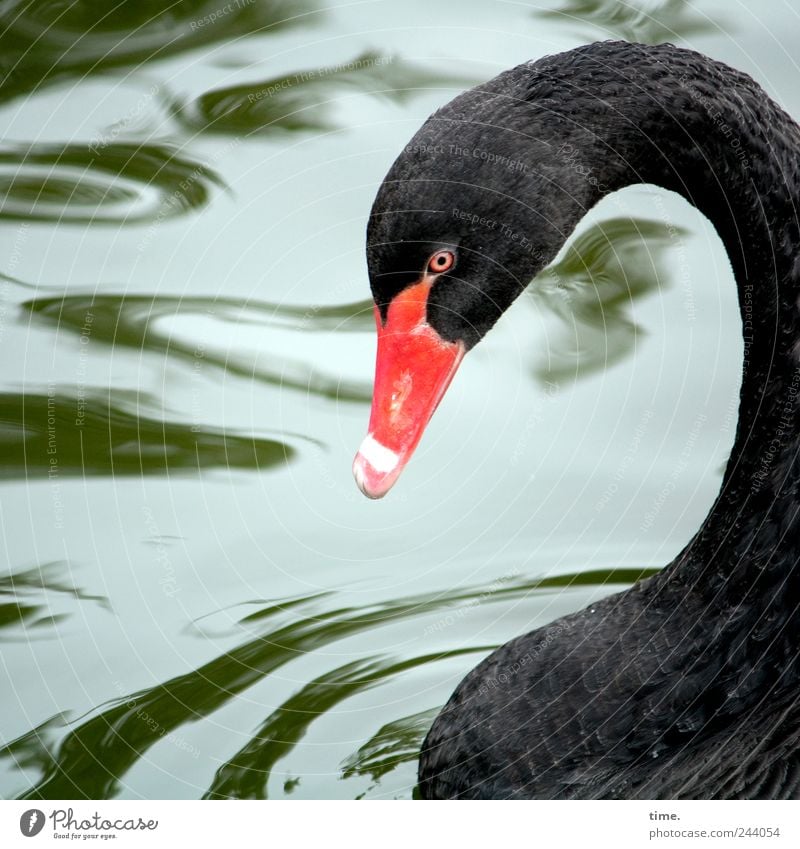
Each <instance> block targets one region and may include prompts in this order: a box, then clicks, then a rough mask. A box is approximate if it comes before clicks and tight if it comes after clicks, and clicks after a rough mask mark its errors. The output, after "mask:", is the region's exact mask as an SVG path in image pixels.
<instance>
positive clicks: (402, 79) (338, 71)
mask: <svg viewBox="0 0 800 849" xmlns="http://www.w3.org/2000/svg"><path fill="white" fill-rule="evenodd" d="M475 82H476V80H474V79H471V78H469V77H467V76H465V75H457V74H447V73H443V72H441V71H434V70H427V69H425V68H421V67H416V66H414V65H412V64H410V63H408V62H405V61H403V60H401V59H399V58H398V57H396V56H387V55H381V54H379V53H375V52H367V53H363V54H361V55H360V56H358V57H356V58H355V59H353V60H352V61H350V62H343V63H341V64H340V65H334V66H330V67H324V68H310V69H305V70H300V71H296V72H295V73H291V74H288V75H286V76H280V77H272V78H269V79H264V80H259V81H256V82H252V83H245V84H244V85H237V86H230V87H228V88H221V89H215V90H214V91H209V92H207V93H206V94H204V95H202V96H201V97H198V98H197V99H196V100H194V101H192V102H191V103H188V104H182V103H180V102H178V101H173V102H172V111H173V113H174V115H175V116H176V118H177V119H178V120H179V121H180V122H181V123H182V124H183V125H184V126H186V127H188V128H190V129H192V130H195V131H197V130H200V131H206V132H214V133H225V134H234V135H239V134H247V135H249V134H252V133H266V132H274V131H275V130H291V131H311V130H317V131H319V130H325V129H330V128H332V127H333V126H335V124H334V123H332V121H331V119H330V117H329V110H330V105H331V101H333V99H334V98H336V97H337V96H339V95H340V94H341V93H343V92H346V91H347V90H350V91H355V92H362V93H365V94H372V95H376V96H380V97H383V98H385V99H387V100H390V101H393V102H395V103H402V102H404V101H406V100H408V98H410V97H411V96H413V95H414V94H418V93H420V92H424V91H426V90H429V89H431V88H441V87H442V86H447V87H450V86H455V87H464V86H467V85H469V84H474V83H475Z"/></svg>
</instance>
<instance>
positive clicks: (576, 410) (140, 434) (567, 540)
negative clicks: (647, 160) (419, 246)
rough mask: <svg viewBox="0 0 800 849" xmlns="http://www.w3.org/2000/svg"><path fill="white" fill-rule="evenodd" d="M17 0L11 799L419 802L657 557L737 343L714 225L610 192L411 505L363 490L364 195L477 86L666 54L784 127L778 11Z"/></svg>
mask: <svg viewBox="0 0 800 849" xmlns="http://www.w3.org/2000/svg"><path fill="white" fill-rule="evenodd" d="M164 5H165V4H152V3H136V4H133V3H131V4H124V6H122V7H119V8H118V7H117V4H116V3H110V2H100V0H92V2H91V3H90V2H89V0H79V2H69V3H60V2H51V0H43V1H42V2H27V0H4V2H0V21H1V22H2V23H1V25H0V70H1V71H2V78H3V82H2V85H0V109H1V110H2V121H3V127H4V131H3V142H2V146H1V147H0V240H1V241H2V244H1V245H0V346H1V347H2V362H3V363H4V369H3V373H2V374H3V377H2V387H0V464H1V465H2V471H3V481H2V489H1V490H0V497H1V498H2V501H1V502H0V519H1V520H2V536H3V546H4V548H3V555H4V562H3V565H2V573H1V574H0V640H2V653H1V655H0V656H1V657H2V665H1V666H0V693H1V694H2V696H0V699H1V700H2V709H1V710H0V747H2V748H0V794H1V795H2V796H4V797H13V796H18V795H22V796H42V797H51V798H76V797H82V796H87V797H121V798H137V797H149V798H154V797H165V798H199V797H203V796H206V797H211V798H219V797H249V798H259V797H270V798H281V797H285V796H291V797H295V798H353V797H359V798H364V797H366V798H386V797H409V796H411V794H412V792H413V788H414V783H415V773H416V753H417V751H418V747H419V744H420V741H421V739H422V737H423V735H424V733H425V731H426V730H427V727H428V725H429V724H430V722H431V720H432V717H433V715H434V714H435V712H436V710H437V709H438V708H439V707H440V706H441V705H442V704H443V702H444V701H445V699H446V698H447V696H448V695H449V693H450V692H451V690H452V689H453V687H454V686H455V684H456V683H457V682H458V680H459V679H460V678H461V677H462V676H463V675H464V673H465V672H466V671H467V670H468V669H470V668H471V667H472V666H473V665H474V664H475V663H476V662H477V661H478V660H479V659H480V658H481V657H482V656H483V655H485V654H486V653H487V652H488V651H489V650H490V649H491V648H492V647H493V646H495V645H497V644H499V643H501V642H504V641H505V640H507V639H509V638H510V637H512V636H514V635H516V634H519V633H522V632H524V631H526V630H530V629H532V628H535V627H538V626H540V625H543V624H545V623H546V622H548V621H550V620H552V619H554V618H555V617H557V616H560V615H562V614H565V613H568V612H570V611H572V610H575V609H577V608H579V607H581V606H583V605H586V604H588V603H590V602H591V601H592V600H593V599H597V598H599V597H601V596H603V595H605V594H607V593H609V592H612V591H616V590H618V589H622V588H624V587H625V586H628V585H630V583H631V582H632V581H634V580H636V579H637V578H638V577H639V576H640V575H642V574H645V573H646V572H647V570H650V569H654V568H657V567H659V566H661V565H663V564H664V563H665V562H667V561H668V560H669V559H670V557H672V556H673V555H674V554H675V553H676V552H677V551H678V550H679V549H680V548H681V546H682V545H683V544H684V543H685V542H686V541H687V539H688V538H689V537H690V535H691V534H692V532H693V531H694V530H695V529H696V527H697V525H698V524H699V522H700V520H701V519H702V517H703V516H704V514H705V512H706V510H707V509H708V507H709V506H710V504H711V501H712V500H713V497H714V495H715V493H716V489H717V487H718V485H719V482H720V476H721V470H722V467H723V465H724V462H725V459H726V456H727V452H728V450H729V448H730V445H731V442H732V439H733V432H734V427H735V415H736V395H737V391H738V382H739V374H738V372H739V365H740V361H741V348H742V343H741V340H740V338H739V330H738V317H737V312H736V304H735V299H734V288H733V285H732V280H731V273H730V269H729V266H728V262H727V259H726V257H725V254H724V252H723V250H722V247H721V245H720V243H719V241H718V239H717V237H716V235H715V233H714V232H713V230H712V229H711V228H710V226H709V225H708V224H707V222H705V221H704V220H703V219H702V218H701V217H700V216H699V214H698V213H696V212H695V211H694V210H693V209H692V208H691V207H689V206H688V205H687V204H686V203H684V202H683V201H681V200H679V199H677V198H676V197H674V196H668V195H666V194H665V193H663V192H660V191H657V190H655V189H652V188H650V187H637V188H631V189H628V190H626V191H624V192H622V193H619V194H618V195H616V196H613V197H610V198H607V199H606V200H605V201H604V202H603V203H602V204H601V205H600V206H599V207H598V208H597V209H596V210H594V211H593V213H592V214H591V216H590V217H589V218H587V219H586V220H585V221H584V222H583V223H582V225H581V227H580V228H579V230H578V232H577V233H576V234H575V236H574V237H573V238H572V239H571V241H570V243H569V245H568V247H567V248H566V249H565V251H564V252H563V253H562V255H561V256H560V257H559V259H558V260H557V263H556V265H555V267H554V268H552V269H550V270H548V271H546V272H544V273H543V274H542V275H541V276H540V277H539V279H537V280H536V281H534V283H533V284H532V286H531V288H530V290H529V292H528V293H526V295H525V296H523V298H521V299H520V301H519V302H518V303H517V304H516V305H515V307H514V309H513V310H511V311H510V313H509V314H508V315H507V316H506V317H505V318H504V319H503V320H502V321H501V322H500V324H499V325H498V327H497V329H496V330H495V331H494V332H492V334H490V336H489V337H488V338H487V339H486V340H485V342H484V343H482V345H481V346H479V348H478V349H476V350H475V351H474V353H472V354H471V355H470V357H469V358H468V361H467V363H465V365H464V367H463V368H462V370H461V372H460V373H459V376H458V379H457V380H456V382H455V384H454V385H453V387H452V388H451V390H450V393H449V395H448V397H447V399H446V400H445V402H444V403H443V404H442V406H441V408H440V410H439V412H438V413H437V415H436V418H435V420H434V422H433V423H432V425H431V427H430V429H429V432H428V433H427V435H426V438H425V440H424V441H423V444H422V445H421V446H420V449H419V451H418V452H417V455H416V457H415V458H414V461H413V462H412V463H411V466H410V467H409V469H408V470H407V471H406V473H405V474H404V476H403V479H402V480H401V482H400V483H399V484H398V486H397V488H396V489H395V490H394V491H393V493H392V494H391V496H390V497H388V498H387V499H386V500H385V501H383V502H378V503H371V502H368V501H367V500H366V499H364V498H363V497H362V496H361V495H360V493H358V491H357V490H356V488H355V485H354V483H353V481H352V479H351V476H350V462H351V459H352V456H353V454H354V452H355V449H356V447H357V446H358V444H359V442H360V440H361V437H362V436H363V433H364V429H365V427H366V421H367V416H368V405H369V398H370V391H371V388H370V384H371V377H372V365H373V357H374V339H373V328H372V316H371V308H370V304H369V302H368V297H369V292H368V284H367V279H366V273H365V264H364V258H363V252H364V251H363V247H364V245H363V242H364V227H365V222H366V216H367V214H368V211H369V207H370V204H371V202H372V198H373V196H374V194H375V191H376V189H377V186H378V185H379V183H380V181H381V179H382V177H383V175H384V173H385V172H386V170H387V168H388V166H389V164H390V163H391V161H392V160H393V159H394V157H395V156H396V155H397V153H398V152H399V151H400V149H401V148H402V146H403V145H404V143H405V142H406V141H407V140H408V138H409V137H410V136H411V135H412V133H413V132H414V131H415V129H416V128H417V127H418V126H419V124H420V123H421V122H422V120H423V119H424V118H425V117H426V116H427V115H428V114H429V113H430V112H431V111H432V110H433V109H434V108H436V107H437V106H438V105H440V104H442V103H444V102H446V101H447V100H449V99H450V98H451V97H452V96H454V95H455V94H456V93H457V92H458V91H460V90H462V89H463V88H465V87H467V86H469V85H472V84H475V83H477V82H480V81H481V80H484V79H487V78H489V77H491V76H493V75H494V74H496V73H497V72H499V71H500V70H502V69H504V68H506V67H509V66H511V65H513V64H516V63H518V62H521V61H524V60H527V59H531V58H536V57H538V56H541V55H544V54H546V53H552V52H556V51H559V50H563V49H567V48H570V47H573V46H576V45H578V44H581V43H584V42H586V41H592V40H597V39H601V38H607V37H624V38H630V39H638V40H645V41H661V40H672V41H676V42H678V43H683V44H687V45H689V46H692V47H695V48H697V49H700V50H703V51H704V52H706V53H709V54H710V55H712V56H715V57H717V58H720V59H722V60H725V61H728V62H730V63H731V64H733V65H736V66H737V67H739V68H741V69H743V70H745V71H748V72H749V73H751V74H753V75H754V76H755V77H756V78H757V79H758V80H759V81H760V82H761V83H762V84H763V85H764V86H765V87H766V88H767V90H768V91H769V92H770V93H771V94H772V95H773V96H774V97H776V98H777V99H778V100H779V102H781V103H782V104H783V105H784V106H785V108H787V109H788V110H789V111H790V112H791V113H793V114H794V115H795V116H800V90H798V88H797V86H796V84H795V83H796V79H797V76H796V74H797V67H796V65H795V62H794V58H793V57H794V55H795V51H794V50H793V46H795V45H796V44H797V43H798V41H800V19H799V18H798V15H797V12H796V11H795V10H793V9H792V8H790V5H789V4H788V3H784V2H780V0H776V2H773V3H766V4H760V5H759V7H758V8H757V10H756V11H753V10H752V9H753V8H754V7H749V6H745V5H742V4H739V3H738V2H736V3H727V2H722V0H718V1H717V2H711V0H709V2H697V3H694V4H684V3H680V2H672V0H664V2H651V3H644V4H642V5H641V6H638V7H636V9H632V8H631V7H629V6H626V5H625V4H623V3H621V2H620V3H617V2H614V0H580V2H579V0H561V2H551V3H548V2H540V3H528V2H492V0H485V2H479V0H471V1H470V2H459V3H457V4H456V3H455V2H452V3H451V2H438V3H430V2H403V3H399V2H361V3H354V4H345V3H341V4H335V3H331V4H328V5H325V6H323V5H322V4H321V3H317V4H315V3H313V2H309V3H307V4H304V5H303V4H300V3H294V2H293V3H283V2H270V0H251V2H242V3H235V4H227V5H226V4H223V3H220V2H219V0H191V2H184V3H180V4H176V5H175V6H173V7H172V8H170V9H169V11H166V12H165V11H163V7H164Z"/></svg>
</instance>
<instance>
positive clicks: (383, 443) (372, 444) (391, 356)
mask: <svg viewBox="0 0 800 849" xmlns="http://www.w3.org/2000/svg"><path fill="white" fill-rule="evenodd" d="M430 288H431V281H430V280H429V279H427V278H423V279H422V280H421V281H420V282H419V283H415V284H414V285H413V286H410V287H409V288H408V289H404V290H403V291H402V292H400V294H399V295H397V296H395V298H394V300H392V302H391V303H390V304H389V309H388V311H387V315H386V323H385V324H384V323H383V322H382V321H381V315H380V312H379V310H378V308H377V307H375V321H376V324H377V326H378V355H377V359H376V362H375V387H374V390H373V395H372V412H371V414H370V417H369V433H368V434H367V436H366V438H365V439H364V441H363V442H362V443H361V448H359V451H358V454H356V458H355V460H354V462H353V475H354V476H355V479H356V483H357V484H358V486H359V489H360V490H361V491H362V492H363V493H364V495H366V496H368V497H369V498H382V497H383V496H384V495H386V493H387V492H388V491H389V490H390V489H391V487H392V485H393V484H394V482H395V481H396V480H397V478H398V477H399V476H400V472H402V471H403V468H404V467H405V465H406V463H407V462H408V460H409V458H410V457H411V455H412V453H413V452H414V449H415V448H416V447H417V443H418V442H419V440H420V438H421V437H422V433H423V431H424V430H425V426H426V425H427V424H428V422H429V421H430V418H431V416H432V415H433V412H434V410H435V409H436V407H437V406H438V404H439V401H441V399H442V396H443V395H444V393H445V391H446V389H447V387H448V386H449V385H450V381H451V380H452V379H453V375H454V374H455V373H456V369H457V368H458V366H459V364H460V363H461V360H462V358H463V357H464V353H465V349H464V345H463V344H462V343H461V342H446V341H445V340H444V339H442V337H441V336H439V334H438V333H437V332H436V331H435V330H434V329H433V328H432V327H431V326H430V325H429V324H428V323H427V321H426V311H427V306H428V293H429V292H430Z"/></svg>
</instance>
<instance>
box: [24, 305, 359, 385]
mask: <svg viewBox="0 0 800 849" xmlns="http://www.w3.org/2000/svg"><path fill="white" fill-rule="evenodd" d="M22 307H23V308H24V309H26V310H29V311H30V312H32V313H33V314H35V315H36V316H37V317H38V318H39V319H41V320H42V321H45V322H47V323H48V324H52V325H55V326H56V327H57V328H58V329H59V330H68V331H71V332H73V333H75V334H78V335H81V334H82V333H84V332H85V330H84V328H85V326H86V317H87V315H88V316H90V317H91V340H92V342H99V343H101V344H105V345H110V346H113V347H115V348H120V347H126V348H132V349H134V350H136V351H141V350H149V351H158V352H161V353H163V354H168V355H169V356H170V357H171V358H181V359H185V360H191V361H192V362H193V363H194V364H195V365H196V366H198V367H200V366H204V365H208V366H211V367H214V368H219V369H223V370H224V371H225V372H227V373H229V374H236V375H240V376H243V377H246V378H248V379H251V380H252V379H255V380H260V381H262V382H264V383H268V384H271V385H273V386H280V387H281V388H284V389H298V390H301V391H302V392H304V393H310V394H312V395H317V396H320V397H324V398H333V399H336V400H337V401H354V402H368V401H369V400H370V398H371V397H372V387H371V385H370V384H369V383H363V382H357V381H346V380H342V379H340V378H338V377H334V376H328V375H326V374H324V373H323V372H320V371H319V370H318V369H317V368H314V367H311V366H309V365H306V364H304V363H296V362H291V361H287V360H282V361H279V362H278V363H276V364H269V365H262V364H261V363H260V362H259V363H258V364H256V363H254V362H252V361H247V362H245V361H239V360H237V358H236V356H235V354H230V353H226V354H216V353H214V352H213V351H211V350H209V349H208V348H207V347H206V345H205V342H204V340H201V339H197V340H196V341H192V342H181V341H180V339H177V338H175V337H173V336H171V335H170V333H169V329H168V328H166V329H164V330H159V329H158V327H157V325H156V323H157V321H158V320H159V319H165V318H176V317H178V316H182V315H183V316H185V315H197V316H205V317H213V318H217V319H219V320H221V321H225V322H230V323H234V324H237V323H246V324H254V325H263V326H264V327H275V328H287V329H290V330H300V331H310V332H322V331H328V330H335V331H336V332H345V331H361V330H364V329H366V328H367V327H369V328H373V327H374V322H375V319H374V318H373V311H372V301H359V302H357V303H352V304H335V305H332V306H309V307H302V306H292V305H284V304H274V303H269V302H267V301H252V300H246V299H244V298H205V297H189V298H180V297H175V296H169V295H125V294H119V295H111V294H108V295H94V294H75V295H63V296H59V297H53V298H38V299H34V300H30V301H27V302H25V303H24V304H22ZM198 352H200V353H198Z"/></svg>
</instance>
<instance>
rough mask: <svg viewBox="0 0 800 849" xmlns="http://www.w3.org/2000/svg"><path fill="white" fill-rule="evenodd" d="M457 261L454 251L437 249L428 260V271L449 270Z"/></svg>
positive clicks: (440, 271)
mask: <svg viewBox="0 0 800 849" xmlns="http://www.w3.org/2000/svg"><path fill="white" fill-rule="evenodd" d="M455 262H456V255H455V254H454V253H453V252H452V251H436V253H435V254H434V255H433V256H432V257H431V258H430V259H429V260H428V272H429V273H430V274H441V273H442V272H443V271H449V270H450V269H451V268H452V267H453V266H454V265H455Z"/></svg>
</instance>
